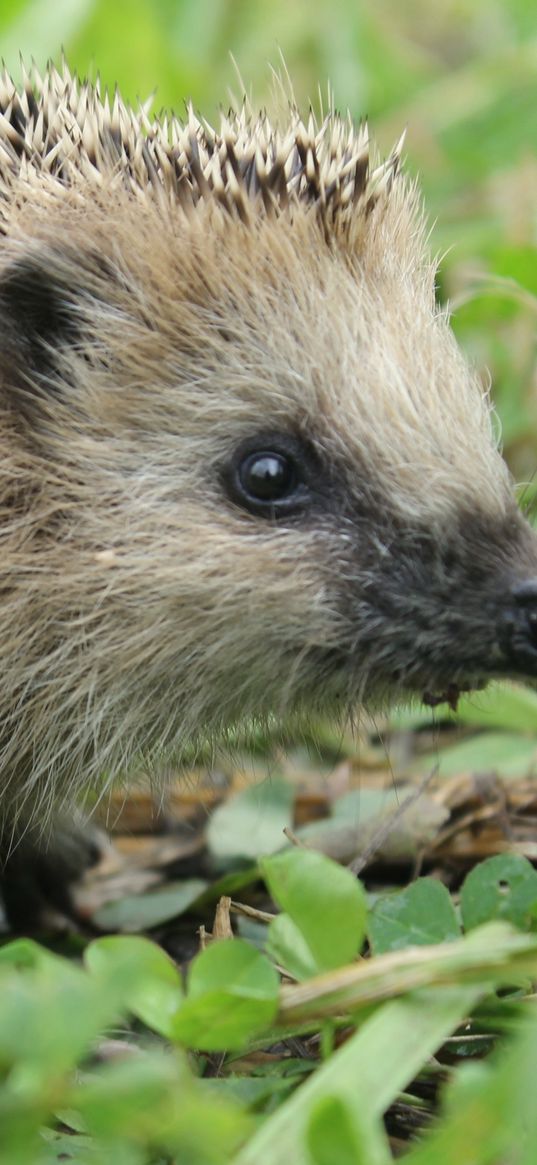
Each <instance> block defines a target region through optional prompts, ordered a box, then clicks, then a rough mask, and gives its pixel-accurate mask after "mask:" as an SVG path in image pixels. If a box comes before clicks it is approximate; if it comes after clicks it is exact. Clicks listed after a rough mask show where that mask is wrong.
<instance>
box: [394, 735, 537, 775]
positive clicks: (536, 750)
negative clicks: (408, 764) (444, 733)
mask: <svg viewBox="0 0 537 1165" xmlns="http://www.w3.org/2000/svg"><path fill="white" fill-rule="evenodd" d="M416 767H417V769H418V770H419V771H427V770H428V769H432V768H436V769H437V770H438V772H439V774H440V775H441V776H444V777H449V776H455V775H456V774H457V773H464V772H469V773H472V772H481V773H482V772H484V771H485V770H490V771H491V772H494V773H499V774H500V775H501V776H504V777H517V776H527V775H528V773H531V772H534V771H535V770H536V769H537V740H535V739H533V740H531V739H527V738H525V737H523V736H518V735H515V733H512V732H483V733H480V734H479V735H477V736H472V737H471V738H470V739H469V740H463V741H461V742H460V744H454V745H452V746H451V747H449V748H443V749H441V750H438V749H437V750H436V751H435V752H432V753H428V754H427V756H424V757H421V759H420V761H419V764H418V765H417V766H416Z"/></svg>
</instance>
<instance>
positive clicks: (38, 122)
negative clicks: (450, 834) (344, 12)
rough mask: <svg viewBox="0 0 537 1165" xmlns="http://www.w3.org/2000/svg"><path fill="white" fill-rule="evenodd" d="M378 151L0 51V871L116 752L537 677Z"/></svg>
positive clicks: (486, 462) (483, 468)
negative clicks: (145, 99)
mask: <svg viewBox="0 0 537 1165" xmlns="http://www.w3.org/2000/svg"><path fill="white" fill-rule="evenodd" d="M401 151H402V141H400V142H399V143H398V144H397V145H396V146H395V148H394V149H393V151H392V152H391V153H390V155H389V156H388V157H387V159H386V160H384V161H382V160H381V159H380V157H379V154H378V151H376V149H375V147H374V146H372V145H370V144H369V140H368V133H367V128H366V126H365V125H363V124H362V125H360V126H355V125H354V124H353V122H352V120H351V119H350V117H346V118H345V117H341V116H339V115H338V114H337V113H336V112H335V111H334V110H333V109H330V110H329V112H328V114H327V115H326V116H325V117H323V118H322V119H320V120H316V119H315V117H314V116H313V114H312V113H311V112H310V114H309V117H307V118H306V119H304V120H303V119H302V118H301V116H300V113H299V111H298V110H297V108H296V107H295V105H294V103H293V102H292V101H290V102H289V104H288V107H287V108H286V109H285V110H284V112H283V115H282V114H280V120H279V121H278V122H273V121H271V120H269V117H268V115H267V114H266V113H265V112H262V113H260V114H259V115H255V114H253V113H252V111H251V110H250V108H249V105H248V103H246V102H244V103H243V104H242V105H239V106H238V108H237V109H235V110H232V111H231V112H229V113H228V114H225V115H224V114H222V115H221V119H220V123H219V125H218V127H217V128H213V127H212V126H211V125H210V124H209V123H208V122H207V121H205V120H203V119H201V118H200V117H198V116H197V115H196V114H195V112H194V110H193V108H192V107H187V110H186V114H185V117H184V119H183V120H181V119H178V118H176V117H164V116H163V117H160V118H158V117H153V116H152V115H151V114H150V111H149V109H148V107H144V106H142V107H141V108H139V109H137V110H136V109H134V108H131V107H130V106H129V105H128V104H126V103H125V102H124V101H123V100H122V99H121V97H120V95H119V93H118V92H117V91H116V92H115V93H114V94H113V96H109V95H108V93H107V92H104V91H103V92H101V90H100V87H99V84H98V83H96V84H91V83H90V82H88V81H81V80H79V79H78V78H77V77H76V76H74V75H72V74H71V73H70V72H69V70H68V68H67V67H66V66H65V65H63V66H62V67H61V68H60V69H59V70H58V69H56V68H55V67H54V66H52V65H50V66H49V67H48V68H47V70H46V72H45V73H44V76H41V75H40V74H39V73H38V71H37V69H36V68H35V67H33V68H32V69H31V70H30V71H29V72H23V76H22V80H21V82H20V83H16V82H15V81H13V79H12V78H11V76H10V75H9V74H8V73H7V72H5V71H4V72H3V74H2V75H1V77H0V233H1V249H0V313H1V316H2V329H1V337H2V338H1V344H2V354H1V358H0V377H1V386H0V450H1V457H0V464H1V466H2V469H1V477H0V513H1V520H0V540H1V558H0V562H1V566H0V570H1V573H2V584H1V585H2V603H1V606H0V627H1V639H2V646H3V651H2V658H3V673H4V680H3V684H2V689H1V695H0V701H1V711H0V766H1V798H0V808H1V814H2V821H3V826H2V837H3V839H4V840H3V843H2V844H3V849H4V852H5V853H7V852H10V853H11V855H12V857H11V863H10V862H8V864H7V866H6V880H8V872H9V869H10V865H11V868H13V860H14V859H15V863H16V870H17V878H19V877H21V874H20V854H21V852H22V850H24V848H25V847H24V845H23V844H22V843H21V840H20V839H21V838H26V840H28V838H29V839H30V841H31V844H32V846H33V845H37V846H38V848H39V846H43V847H44V846H46V844H47V836H48V832H49V831H48V827H47V828H46V826H48V822H49V821H50V820H51V819H52V818H53V817H54V814H56V813H60V814H61V813H62V812H63V811H64V807H65V805H70V804H72V803H73V801H74V799H75V798H76V796H77V795H78V794H80V793H81V791H83V790H84V789H86V788H88V787H92V788H94V789H95V788H96V789H99V788H100V789H101V790H102V789H103V788H104V787H107V786H108V783H109V782H110V781H111V780H112V779H113V777H114V775H116V774H122V773H125V772H127V773H128V772H129V771H130V772H132V771H137V770H139V768H140V766H141V765H143V766H144V767H146V768H148V769H149V770H150V771H151V770H152V768H155V767H157V768H158V766H159V765H160V764H161V762H162V758H173V760H174V763H178V764H181V763H182V762H184V759H185V757H186V756H188V757H190V758H191V757H192V756H193V755H195V752H196V750H197V749H199V748H200V747H201V746H202V745H204V744H205V743H206V742H207V741H209V742H219V741H225V739H226V737H227V735H228V734H229V732H230V730H232V731H233V732H234V733H235V734H236V733H237V732H239V733H240V732H241V731H247V729H248V726H251V725H252V724H255V723H267V722H269V723H270V724H272V725H275V726H279V725H281V726H285V725H286V724H293V725H300V724H301V723H303V722H304V720H306V719H307V718H309V717H311V716H312V715H315V714H316V713H318V711H319V710H321V711H322V712H323V714H325V715H331V716H334V717H336V718H337V717H345V716H347V715H348V714H349V712H351V711H353V710H356V709H359V708H362V707H378V706H380V705H382V704H384V703H385V702H386V701H388V700H394V699H408V698H409V697H412V696H417V697H421V698H425V700H426V701H428V702H429V703H434V702H436V701H437V700H439V699H442V698H448V699H449V700H450V701H451V702H452V703H454V702H455V701H456V697H457V694H458V693H459V692H460V691H461V690H464V689H469V688H474V687H479V686H482V685H483V684H485V683H486V682H487V681H488V680H489V679H491V678H493V677H499V676H504V677H512V678H517V677H518V678H529V679H531V678H532V677H535V676H536V675H537V540H536V537H535V535H534V533H533V532H532V530H531V528H530V526H529V524H528V523H527V522H526V520H525V519H524V518H523V516H522V514H521V513H520V511H519V509H518V507H517V505H516V502H515V500H514V494H513V487H512V482H511V480H510V476H509V473H508V470H507V468H506V465H505V463H504V461H503V460H502V457H501V453H500V450H499V447H498V440H497V436H496V426H495V423H494V414H493V411H492V407H491V403H490V400H489V397H488V395H487V393H486V392H484V390H483V388H482V386H481V384H480V382H479V379H478V377H477V375H476V373H475V372H474V371H473V370H472V369H471V368H470V367H469V366H468V364H467V362H466V360H465V358H464V357H463V355H462V354H461V352H460V350H459V349H458V347H457V345H456V342H455V339H454V337H453V334H452V331H451V330H450V324H449V319H448V314H447V311H446V310H445V309H444V308H443V307H440V306H438V304H437V303H436V300H435V276H436V264H435V262H434V261H433V260H432V259H431V257H430V255H429V252H428V243H427V226H426V219H425V214H424V210H423V207H422V202H421V197H420V194H419V191H418V189H417V186H416V183H415V182H414V181H412V180H411V179H409V178H408V177H406V176H405V174H404V172H403V170H402V168H401ZM52 853H53V850H52V851H51V855H52ZM45 860H46V856H44V855H43V853H40V856H39V861H40V862H41V866H40V867H39V869H40V873H39V878H40V880H41V882H42V883H43V884H44V883H45V882H47V884H48V882H53V880H54V879H53V878H52V876H51V878H48V875H46V874H44V873H43V869H44V867H43V864H42V863H43V862H44V861H45ZM50 868H51V869H53V868H54V864H53V861H52V856H51V857H50ZM62 869H63V867H62Z"/></svg>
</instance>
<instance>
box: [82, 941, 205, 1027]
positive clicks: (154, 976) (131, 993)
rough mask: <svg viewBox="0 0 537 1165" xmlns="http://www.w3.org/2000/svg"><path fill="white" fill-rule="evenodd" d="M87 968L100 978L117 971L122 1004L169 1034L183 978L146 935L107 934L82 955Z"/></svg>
mask: <svg viewBox="0 0 537 1165" xmlns="http://www.w3.org/2000/svg"><path fill="white" fill-rule="evenodd" d="M84 961H85V963H86V966H87V967H88V969H89V971H90V972H91V973H92V974H93V975H94V976H95V977H96V978H101V979H102V976H103V973H104V974H106V976H110V975H111V974H116V975H118V976H121V977H122V980H123V982H124V983H125V1005H126V1006H127V1007H128V1008H129V1010H130V1011H132V1013H133V1014H134V1015H136V1016H138V1018H139V1019H141V1020H142V1021H143V1023H145V1024H147V1026H148V1027H151V1028H153V1029H154V1030H155V1031H157V1032H160V1033H161V1034H162V1035H169V1033H170V1018H171V1016H172V1015H174V1014H175V1012H176V1011H177V1008H178V1006H179V1004H180V1002H181V999H182V995H183V989H182V980H181V975H180V973H179V971H178V970H177V967H176V966H175V964H174V963H173V962H172V960H171V959H170V958H169V957H168V955H166V954H165V953H164V951H163V950H162V949H161V948H160V947H158V946H157V945H156V944H155V943H152V942H150V941H149V939H145V938H134V937H132V938H131V937H126V936H123V937H119V936H118V937H116V936H106V937H105V938H99V939H96V940H95V942H93V943H91V944H90V945H89V946H88V948H87V950H86V952H85V955H84Z"/></svg>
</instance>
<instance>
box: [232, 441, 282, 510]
mask: <svg viewBox="0 0 537 1165" xmlns="http://www.w3.org/2000/svg"><path fill="white" fill-rule="evenodd" d="M239 480H240V483H241V486H242V488H243V490H244V493H245V495H246V496H248V497H251V498H253V499H254V500H255V501H256V502H277V501H280V499H281V498H284V497H287V495H288V494H289V493H290V492H291V491H292V489H293V486H294V484H295V481H296V470H295V466H294V463H293V461H292V460H291V458H290V457H286V456H284V455H283V454H282V453H276V452H274V450H272V449H262V450H260V451H259V452H258V453H250V455H249V456H248V457H245V459H244V461H242V462H241V464H240V466H239Z"/></svg>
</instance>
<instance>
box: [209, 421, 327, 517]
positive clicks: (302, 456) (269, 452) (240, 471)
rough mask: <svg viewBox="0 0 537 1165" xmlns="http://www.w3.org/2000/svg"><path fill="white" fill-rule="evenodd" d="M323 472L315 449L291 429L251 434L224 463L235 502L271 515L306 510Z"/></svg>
mask: <svg viewBox="0 0 537 1165" xmlns="http://www.w3.org/2000/svg"><path fill="white" fill-rule="evenodd" d="M319 472H320V470H319V463H318V460H317V457H316V455H315V453H314V451H313V449H311V448H310V447H309V445H307V444H306V442H304V441H302V440H301V439H300V438H297V437H295V436H293V435H292V434H290V433H257V434H256V435H253V436H252V437H248V438H247V439H246V440H245V441H243V442H242V444H240V445H239V446H238V447H237V448H236V449H235V450H234V452H233V454H232V456H231V458H230V460H229V462H228V464H227V465H223V466H222V477H223V480H224V484H225V486H226V488H227V491H228V493H229V495H230V497H231V500H232V501H233V502H234V503H235V505H239V506H241V507H242V509H244V510H248V511H249V512H250V513H251V514H257V515H259V516H260V517H267V518H271V519H273V518H280V517H281V518H283V517H287V516H290V515H292V514H299V513H303V512H304V511H305V510H306V509H307V508H308V507H309V506H310V505H311V502H312V500H313V497H314V495H315V496H317V493H318V486H319Z"/></svg>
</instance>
